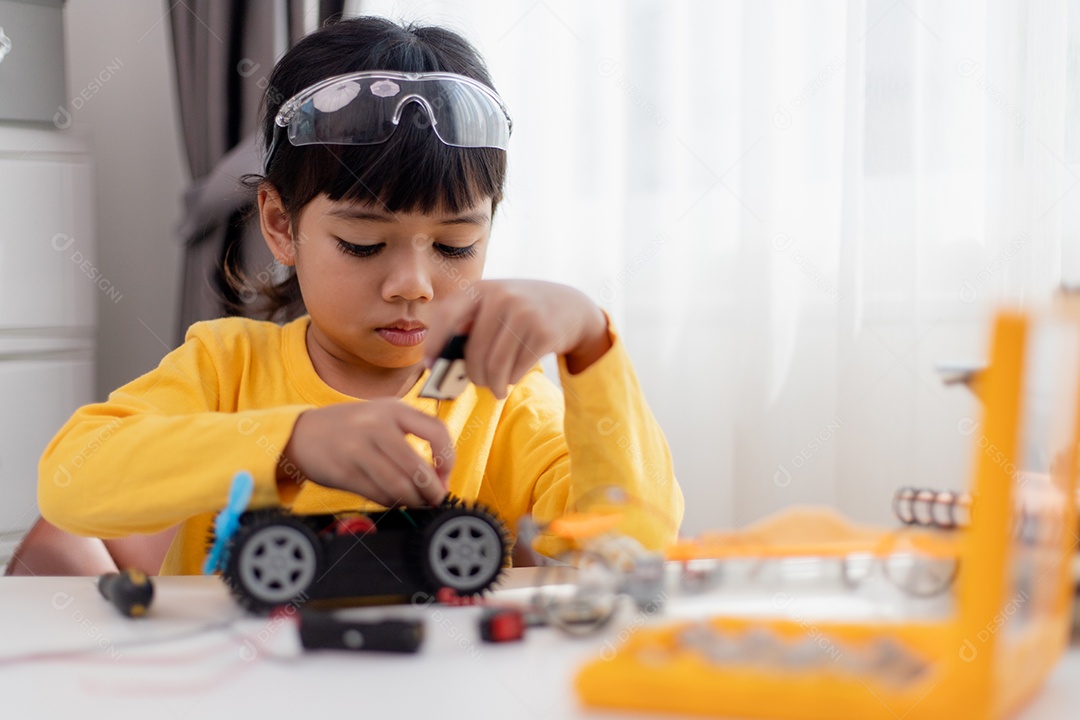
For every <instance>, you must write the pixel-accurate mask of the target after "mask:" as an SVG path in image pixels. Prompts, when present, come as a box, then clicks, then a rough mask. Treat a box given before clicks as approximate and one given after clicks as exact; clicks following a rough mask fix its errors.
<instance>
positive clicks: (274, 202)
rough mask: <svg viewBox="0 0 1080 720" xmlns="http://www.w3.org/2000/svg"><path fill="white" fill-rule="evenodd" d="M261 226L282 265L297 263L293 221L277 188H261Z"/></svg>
mask: <svg viewBox="0 0 1080 720" xmlns="http://www.w3.org/2000/svg"><path fill="white" fill-rule="evenodd" d="M259 226H260V227H261V228H262V234H263V239H265V240H266V244H267V246H268V247H269V248H270V252H272V253H273V254H274V257H275V258H277V261H278V262H279V263H281V264H282V265H295V264H296V246H295V244H294V243H293V234H292V221H291V220H290V219H289V216H288V215H287V214H286V213H285V206H284V204H283V203H282V202H281V196H280V195H278V193H277V190H274V189H273V188H272V187H269V186H267V185H263V186H261V187H260V188H259Z"/></svg>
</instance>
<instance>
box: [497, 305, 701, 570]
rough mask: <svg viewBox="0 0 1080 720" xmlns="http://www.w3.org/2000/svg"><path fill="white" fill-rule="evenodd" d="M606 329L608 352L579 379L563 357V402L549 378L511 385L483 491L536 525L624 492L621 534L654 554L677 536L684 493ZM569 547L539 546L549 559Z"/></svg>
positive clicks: (550, 542) (622, 353)
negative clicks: (531, 518) (529, 514)
mask: <svg viewBox="0 0 1080 720" xmlns="http://www.w3.org/2000/svg"><path fill="white" fill-rule="evenodd" d="M608 327H609V335H610V338H611V342H612V346H611V348H609V349H608V351H607V352H606V353H604V355H603V356H601V357H600V358H599V359H598V360H596V362H594V363H593V364H592V365H590V366H589V367H587V368H585V370H583V371H582V372H580V373H578V374H576V375H572V374H570V372H569V371H568V370H567V368H566V362H565V359H564V358H562V357H560V358H559V376H560V380H561V382H562V387H563V392H562V398H559V396H558V395H559V393H558V390H557V388H555V387H554V385H552V384H551V383H549V382H547V381H546V379H545V380H544V383H543V385H541V383H538V382H536V381H535V380H536V379H541V378H536V379H533V381H532V382H529V383H519V385H518V386H516V387H515V392H513V393H511V396H510V398H508V400H507V407H506V408H505V409H504V412H503V416H502V417H501V418H500V420H499V425H498V427H497V428H496V431H495V437H494V440H493V446H492V453H491V460H490V462H489V466H488V475H489V477H488V478H487V482H486V483H485V485H488V486H489V487H490V494H491V495H492V496H493V497H491V498H490V501H492V502H493V503H494V504H496V505H504V506H505V509H507V510H510V511H511V512H514V513H516V514H523V513H525V512H530V511H531V512H532V514H533V516H534V517H535V518H536V520H537V522H539V523H541V524H543V523H546V522H549V521H551V520H553V519H555V518H557V517H560V516H561V515H564V514H565V513H567V512H571V511H585V510H589V509H595V508H597V507H601V506H609V505H610V504H611V503H610V498H611V495H610V493H609V492H608V491H609V490H610V489H611V488H612V487H613V486H614V487H617V488H621V490H622V491H623V492H624V494H625V496H626V497H627V498H628V499H629V501H628V502H626V503H616V504H618V505H619V507H620V509H622V510H623V511H624V513H625V516H624V520H623V523H622V525H621V526H620V531H621V532H623V533H624V534H627V535H629V536H631V537H634V538H636V539H637V540H638V541H640V542H641V543H642V544H643V545H644V546H645V547H647V548H650V549H660V548H662V547H664V546H666V545H668V544H670V543H671V542H672V541H674V540H675V538H676V535H677V533H678V527H679V524H680V523H681V522H682V516H683V496H682V491H681V490H680V488H679V484H678V482H677V481H676V479H675V472H674V468H673V466H672V461H671V453H670V451H669V450H668V445H667V440H666V439H665V438H664V433H663V431H662V430H661V429H660V426H659V425H658V424H657V422H656V420H655V418H654V417H653V415H652V412H651V411H650V410H649V407H648V404H647V403H646V401H645V397H644V395H643V394H642V392H641V388H640V386H639V385H638V381H637V375H636V374H635V372H634V368H633V364H632V363H631V361H630V358H629V356H628V355H627V354H626V350H625V348H624V347H623V344H622V342H621V340H620V339H619V337H618V335H617V334H616V333H615V332H614V330H612V329H611V325H610V323H609V325H608ZM482 499H483V498H482ZM496 509H497V510H498V509H499V508H498V507H496ZM504 517H505V515H504ZM507 519H508V520H510V521H511V522H516V519H517V518H516V516H515V517H507ZM565 547H566V544H565V543H562V542H560V541H558V540H557V539H556V538H552V537H546V536H543V537H541V538H540V539H539V541H538V542H537V544H536V549H537V550H539V551H540V552H542V553H544V554H545V555H553V554H555V553H557V552H558V551H560V550H562V549H564V548H565Z"/></svg>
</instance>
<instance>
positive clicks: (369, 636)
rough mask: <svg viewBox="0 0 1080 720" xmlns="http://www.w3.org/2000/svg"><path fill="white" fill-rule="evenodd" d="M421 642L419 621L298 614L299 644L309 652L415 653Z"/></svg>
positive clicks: (421, 627) (422, 634) (308, 613)
mask: <svg viewBox="0 0 1080 720" xmlns="http://www.w3.org/2000/svg"><path fill="white" fill-rule="evenodd" d="M423 640H424V623H423V622H422V621H420V620H377V621H373V622H358V621H347V620H338V619H336V618H334V617H333V616H331V615H330V614H329V613H325V612H317V611H302V612H301V613H300V644H301V645H303V646H304V647H305V648H307V649H309V650H315V649H326V650H375V651H382V652H400V653H414V652H416V651H417V650H419V649H420V644H421V643H422V642H423Z"/></svg>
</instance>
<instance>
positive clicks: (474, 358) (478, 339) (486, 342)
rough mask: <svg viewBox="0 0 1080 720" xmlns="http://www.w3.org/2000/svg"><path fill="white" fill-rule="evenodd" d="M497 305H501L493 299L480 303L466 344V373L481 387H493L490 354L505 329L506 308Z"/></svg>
mask: <svg viewBox="0 0 1080 720" xmlns="http://www.w3.org/2000/svg"><path fill="white" fill-rule="evenodd" d="M497 305H499V303H496V302H491V298H487V302H481V303H480V308H479V310H478V311H477V313H476V318H475V319H474V320H473V326H472V331H471V332H470V333H469V339H468V341H467V342H466V343H465V372H466V373H467V374H468V376H469V380H471V381H472V382H473V384H475V385H479V386H481V387H491V386H490V385H489V383H488V370H489V368H488V365H487V359H488V353H489V352H490V350H491V346H492V344H493V343H494V342H495V338H496V336H497V335H498V334H499V332H500V331H501V330H502V329H503V324H502V319H501V317H500V315H501V314H504V313H505V308H499V307H497Z"/></svg>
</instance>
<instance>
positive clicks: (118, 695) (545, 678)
mask: <svg viewBox="0 0 1080 720" xmlns="http://www.w3.org/2000/svg"><path fill="white" fill-rule="evenodd" d="M533 578H534V575H533V574H532V573H531V572H530V571H529V569H522V570H516V571H511V573H510V576H509V578H508V579H507V581H506V582H505V583H504V587H505V588H508V589H505V590H503V591H502V594H503V595H504V596H507V597H514V596H515V595H516V596H518V597H522V596H523V595H524V594H525V593H527V592H528V591H526V590H523V589H517V590H515V589H513V588H515V587H517V588H521V587H524V586H527V585H528V584H530V582H531V581H532V579H533ZM154 582H155V599H154V603H153V606H152V608H151V612H150V614H149V615H148V616H146V617H145V618H141V619H138V620H129V619H127V618H124V617H121V616H120V615H119V614H118V613H117V612H116V611H115V609H114V608H113V607H112V606H111V605H109V604H108V603H106V602H105V601H104V600H103V599H102V598H101V597H100V596H99V594H98V592H97V589H96V586H95V581H94V579H93V578H45V577H42V578H22V577H19V578H8V577H5V578H0V717H4V718H29V717H42V718H87V717H89V718H97V717H108V718H110V719H112V720H120V719H122V718H139V720H150V719H151V718H155V719H156V718H170V719H171V718H175V719H177V720H180V719H188V718H190V719H192V720H194V719H196V718H217V717H221V718H252V717H265V718H296V719H298V720H299V719H300V718H324V717H335V718H336V717H355V718H365V719H366V718H380V719H383V718H399V717H401V718H423V719H424V720H442V719H444V718H453V719H456V718H469V720H474V719H478V718H523V719H525V720H541V719H550V720H561V719H563V718H566V719H573V718H592V719H594V720H601V719H608V718H617V717H634V718H638V719H639V720H640V719H641V718H660V717H663V716H661V715H656V714H648V715H646V714H629V715H624V714H618V713H611V712H606V711H596V710H589V709H586V708H584V707H582V706H581V705H580V704H579V703H578V701H577V698H576V696H575V694H574V691H573V685H572V680H573V677H574V674H575V673H576V671H577V669H578V668H579V667H580V666H581V665H582V664H584V663H585V662H588V661H590V660H592V659H594V658H596V657H597V656H598V654H599V653H600V652H601V651H602V650H603V649H604V647H605V642H606V641H610V640H611V639H613V638H614V636H615V634H616V633H618V632H619V631H620V630H624V629H625V628H626V627H627V624H626V623H625V622H623V623H619V622H615V623H613V624H612V626H611V627H610V630H609V632H607V633H606V634H605V635H597V636H592V637H588V638H568V637H566V636H564V635H562V634H560V633H558V632H557V631H555V630H553V629H548V628H531V629H530V630H529V631H528V634H527V637H526V639H525V641H524V642H522V643H505V644H499V645H493V644H488V643H483V642H481V641H480V639H479V632H478V629H477V617H478V615H479V612H480V610H479V609H478V608H475V607H444V606H434V605H433V606H429V607H425V608H418V607H407V606H406V607H401V608H397V609H396V610H394V611H393V612H397V613H398V614H399V615H401V614H405V615H407V614H409V613H412V614H413V616H420V617H424V618H425V619H426V637H425V642H424V646H423V647H422V649H421V651H420V652H419V653H418V654H416V655H391V654H381V653H347V652H316V653H307V654H297V655H289V654H288V649H289V648H291V647H292V646H293V644H294V642H295V638H294V636H293V635H291V634H290V633H289V630H288V626H284V625H275V624H274V623H273V621H271V620H270V619H268V618H259V617H255V618H248V617H246V616H244V615H243V614H242V613H241V612H240V611H239V610H238V609H237V607H236V605H235V604H234V603H233V601H232V599H231V598H230V597H229V596H228V594H227V592H226V591H225V588H224V586H223V585H222V583H221V582H220V580H218V579H217V578H206V577H163V578H155V579H154ZM702 602H703V601H702V600H700V599H698V600H697V603H698V605H697V609H698V610H701V611H703V612H707V613H710V614H711V613H715V612H716V610H717V606H716V604H715V602H714V601H710V602H712V604H711V605H708V606H706V605H702V604H701V603H702ZM759 602H760V601H759ZM694 608H695V605H694V601H692V600H680V599H679V598H672V599H671V601H670V602H669V604H668V607H667V608H666V609H665V610H664V613H663V614H664V616H666V617H671V616H672V615H676V616H678V615H682V616H686V615H693V614H695V612H694ZM349 612H350V613H353V614H356V615H361V616H362V615H365V614H380V613H381V614H383V615H386V614H389V613H391V612H392V611H391V610H388V609H386V608H382V609H377V608H366V609H363V610H360V611H349ZM633 617H634V613H633V611H632V610H631V611H629V614H628V615H627V616H626V620H632V619H633ZM661 619H662V618H661ZM234 621H235V622H234ZM230 622H233V624H232V625H231V626H230V627H229V628H225V627H223V625H225V624H227V623H230ZM214 625H216V626H217V628H216V629H206V628H208V627H209V626H214ZM163 638H173V639H171V640H163ZM245 639H246V641H245ZM139 643H143V645H142V646H141V647H140V646H139ZM75 649H81V650H84V651H85V652H82V653H81V654H78V655H68V656H57V655H56V653H58V652H63V651H70V650H75ZM28 654H38V655H40V656H41V657H39V658H38V659H35V660H29V659H27V655H28ZM326 713H334V715H333V716H328V715H327V714H326ZM339 713H349V714H348V715H341V714H339ZM1077 717H1080V647H1074V648H1071V649H1070V651H1069V652H1068V653H1067V654H1066V656H1065V657H1064V658H1063V659H1062V661H1061V662H1060V663H1059V665H1058V666H1057V668H1056V669H1055V670H1054V673H1053V675H1052V676H1051V677H1050V679H1049V680H1048V681H1047V683H1046V685H1045V687H1044V688H1043V690H1042V692H1041V693H1040V694H1039V695H1038V697H1037V698H1036V699H1035V700H1034V701H1033V702H1032V703H1031V705H1029V706H1028V707H1027V708H1025V710H1024V711H1023V712H1022V713H1021V714H1020V715H1019V716H1018V718H1017V720H1065V719H1066V718H1077Z"/></svg>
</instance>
